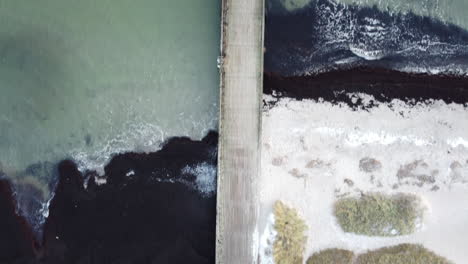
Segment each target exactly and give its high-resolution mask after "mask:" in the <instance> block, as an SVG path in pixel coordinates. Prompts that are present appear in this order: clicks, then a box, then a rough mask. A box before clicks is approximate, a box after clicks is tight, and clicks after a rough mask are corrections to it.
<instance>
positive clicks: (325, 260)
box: [306, 248, 354, 264]
mask: <svg viewBox="0 0 468 264" xmlns="http://www.w3.org/2000/svg"><path fill="white" fill-rule="evenodd" d="M353 259H354V253H353V252H352V251H349V250H344V249H338V248H331V249H326V250H322V251H320V252H318V253H315V254H313V255H312V256H311V257H309V259H308V260H307V262H306V264H352V263H353Z"/></svg>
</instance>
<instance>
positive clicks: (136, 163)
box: [0, 132, 218, 264]
mask: <svg viewBox="0 0 468 264" xmlns="http://www.w3.org/2000/svg"><path fill="white" fill-rule="evenodd" d="M217 142H218V135H217V133H216V132H210V133H208V135H207V136H206V137H205V138H203V139H202V140H201V141H193V140H191V139H189V138H184V137H180V138H172V139H170V140H168V141H167V142H166V143H165V145H164V146H163V148H162V149H161V150H159V151H157V152H154V153H148V154H145V153H125V154H119V155H116V156H115V157H113V159H112V160H111V161H110V163H109V164H108V165H107V166H106V167H105V175H104V177H105V178H106V179H107V183H106V184H102V185H98V184H97V183H96V182H95V176H96V174H95V172H87V173H85V174H84V175H83V174H82V173H81V172H80V171H78V168H77V165H76V164H75V163H74V162H73V161H70V160H64V161H62V162H60V163H59V164H58V166H57V169H58V175H59V180H58V183H57V186H56V188H55V194H54V197H53V199H52V200H51V203H50V206H49V215H48V217H47V218H46V221H45V224H44V226H43V235H42V240H41V241H37V239H35V237H34V234H33V230H32V228H31V226H30V225H29V224H28V223H27V221H26V219H25V218H24V217H23V216H21V215H18V214H17V212H16V210H15V200H14V197H15V196H14V193H13V191H12V188H11V186H10V182H9V181H8V180H7V179H6V178H3V179H0V234H2V235H1V236H0V263H2V264H3V263H5V264H6V263H8V264H9V263H47V264H48V263H54V264H55V263H57V264H58V263H69V264H73V263H80V264H81V263H83V264H85V263H86V264H87V263H99V264H105V263H122V264H123V263H142V264H143V263H158V264H160V263H162V264H163V263H200V264H201V263H214V258H215V230H216V195H211V196H206V195H202V194H201V193H199V192H198V191H197V190H196V189H194V188H193V187H191V186H190V183H194V181H195V179H196V175H190V174H187V173H186V172H185V173H184V172H183V171H184V168H186V167H187V166H196V165H197V164H201V163H203V164H210V165H213V166H216V162H217V158H216V156H217V155H216V152H217ZM85 183H86V184H85ZM85 185H86V187H85Z"/></svg>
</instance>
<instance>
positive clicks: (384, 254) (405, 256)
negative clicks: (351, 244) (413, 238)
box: [355, 244, 451, 264]
mask: <svg viewBox="0 0 468 264" xmlns="http://www.w3.org/2000/svg"><path fill="white" fill-rule="evenodd" d="M450 263H451V262H450V261H448V260H447V259H445V258H443V257H441V256H438V255H436V254H435V253H434V252H432V251H430V250H428V249H426V248H424V247H423V246H421V245H414V244H400V245H397V246H393V247H385V248H381V249H377V250H374V251H370V252H367V253H365V254H362V255H360V256H359V257H358V258H357V259H356V262H355V264H450Z"/></svg>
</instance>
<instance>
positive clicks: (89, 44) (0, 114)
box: [0, 0, 220, 174]
mask: <svg viewBox="0 0 468 264" xmlns="http://www.w3.org/2000/svg"><path fill="white" fill-rule="evenodd" d="M219 8H220V3H219V1H215V0H208V1H207V0H191V1H182V0H159V1H152V0H136V1H125V0H112V1H110V0H102V1H93V0H82V1H63V0H43V1H26V0H20V1H7V0H1V1H0V164H2V167H3V170H4V171H6V172H7V173H8V172H14V171H18V170H22V169H24V168H25V167H27V166H28V165H30V164H33V163H37V162H44V161H51V162H56V161H58V160H60V159H63V158H65V157H72V158H74V159H75V160H77V161H78V162H79V165H80V166H81V167H82V168H83V167H86V168H93V169H96V168H100V167H102V165H103V164H104V163H105V162H107V161H108V159H109V157H110V155H111V154H113V153H118V152H123V151H129V150H138V151H147V150H155V149H157V148H159V146H160V143H161V142H162V141H163V140H165V139H166V138H168V137H170V136H176V135H183V136H190V137H193V138H201V137H202V136H203V135H205V134H206V132H207V131H208V130H209V129H214V128H216V125H217V112H218V70H217V68H216V58H217V56H218V53H219V35H220V34H219V19H220V18H219ZM11 174H13V173H11Z"/></svg>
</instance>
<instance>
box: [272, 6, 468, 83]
mask: <svg viewBox="0 0 468 264" xmlns="http://www.w3.org/2000/svg"><path fill="white" fill-rule="evenodd" d="M265 46H266V53H265V71H267V72H273V73H276V74H280V75H283V76H293V75H294V76H299V75H309V74H315V73H319V72H323V71H329V70H336V69H347V68H352V67H357V66H369V67H385V68H389V69H395V70H400V71H407V72H427V73H451V74H462V75H464V74H466V73H467V72H468V32H467V31H466V29H464V28H462V27H460V26H457V25H454V24H449V23H446V22H444V21H441V20H438V19H436V18H433V17H429V16H420V15H416V14H414V13H411V12H408V13H398V12H390V11H382V10H381V9H379V8H377V7H376V6H374V7H369V6H365V5H344V4H339V3H337V2H334V1H330V0H314V1H311V2H310V3H309V4H308V5H306V6H305V7H303V8H301V9H298V10H296V11H294V12H269V13H268V14H267V16H266V26H265Z"/></svg>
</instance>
